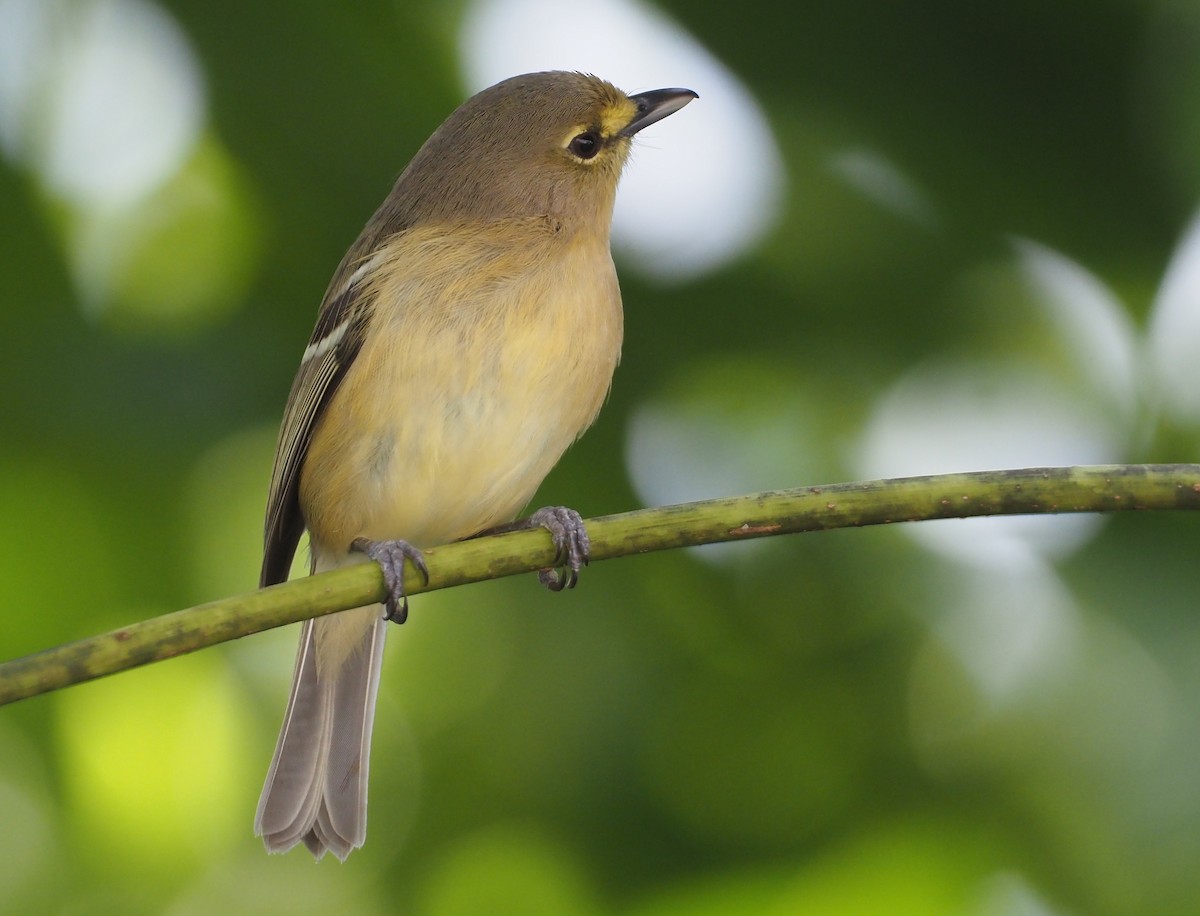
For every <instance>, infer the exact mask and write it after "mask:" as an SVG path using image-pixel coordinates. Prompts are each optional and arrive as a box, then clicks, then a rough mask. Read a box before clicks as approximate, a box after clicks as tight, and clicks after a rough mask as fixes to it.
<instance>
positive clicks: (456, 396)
mask: <svg viewBox="0 0 1200 916" xmlns="http://www.w3.org/2000/svg"><path fill="white" fill-rule="evenodd" d="M695 97H696V94H695V93H694V92H692V91H691V90H689V89H659V90H656V91H653V92H644V93H639V94H637V95H626V94H625V93H623V92H621V91H620V90H619V89H617V88H616V87H615V86H612V85H610V84H609V83H607V82H605V81H603V80H601V79H597V78H596V77H594V76H587V75H583V74H579V73H562V72H549V73H530V74H526V75H524V76H517V77H513V78H512V79H508V80H505V81H504V82H502V83H499V84H498V85H495V86H492V87H491V88H490V89H485V90H484V91H483V92H480V93H479V94H478V95H476V96H474V97H473V98H471V99H469V100H468V101H467V102H465V103H464V104H463V105H462V106H461V107H460V108H459V109H458V110H456V111H455V112H454V113H453V114H451V115H450V117H449V118H447V119H446V121H445V123H443V124H442V125H441V127H439V128H438V129H437V130H436V131H435V132H434V134H433V136H432V137H430V138H429V140H428V141H426V143H425V144H424V146H422V147H421V149H420V150H419V151H418V152H417V154H416V156H414V157H413V159H412V162H410V163H409V165H408V167H407V168H406V169H405V170H404V172H403V173H402V174H401V175H400V178H399V179H398V180H397V181H396V184H395V187H393V188H392V191H391V193H390V194H389V195H388V197H387V199H386V200H385V201H384V202H383V204H382V206H380V208H379V209H378V210H377V211H376V212H375V215H374V216H373V217H372V218H371V220H370V221H369V222H368V223H367V225H366V228H365V229H363V231H362V234H361V235H360V236H359V237H358V240H357V241H356V242H355V243H354V244H353V245H352V246H351V248H350V250H349V251H348V252H347V253H346V256H345V257H344V258H342V262H341V264H339V265H338V268H337V270H336V271H335V273H334V275H333V280H332V281H331V282H330V284H329V288H328V290H327V291H326V293H325V298H324V301H323V302H322V303H321V310H320V313H319V315H318V317H317V324H316V328H315V329H314V331H313V334H312V339H311V340H310V341H309V344H308V348H307V349H306V350H305V351H304V356H303V359H302V360H301V363H300V369H299V371H298V372H297V374H296V379H295V381H294V382H293V384H292V390H291V394H290V395H289V397H288V402H287V407H286V409H285V411H284V418H283V425H282V428H281V430H280V433H279V443H278V447H277V449H276V454H275V467H274V471H273V472H272V475H271V489H270V496H269V499H268V503H267V516H266V534H265V546H264V555H263V564H262V575H261V579H260V584H261V585H262V586H267V585H272V584H274V583H277V582H282V581H284V580H285V579H287V576H288V570H289V567H290V566H291V563H292V557H293V555H294V553H295V551H296V547H297V544H298V542H299V540H300V535H301V534H302V532H303V531H304V530H305V529H307V530H308V534H309V541H310V545H311V549H312V558H311V569H312V571H313V572H322V571H325V570H330V569H335V568H337V567H339V566H344V565H346V564H349V563H354V562H362V561H363V560H364V559H365V558H372V559H375V560H376V561H377V562H379V563H380V565H381V567H382V568H383V571H384V576H385V578H386V579H387V581H388V585H389V589H390V591H391V597H390V598H389V601H388V603H387V605H386V606H385V607H386V611H385V610H384V608H381V607H380V606H378V605H372V606H369V607H362V608H357V609H355V610H350V611H343V612H341V613H337V614H333V615H329V616H325V617H320V618H317V619H316V620H310V621H308V622H307V623H305V624H304V628H303V630H302V632H301V635H300V650H299V653H298V655H297V658H296V669H295V675H294V679H293V683H292V691H291V696H290V697H289V699H288V704H287V710H286V712H285V713H284V720H283V728H282V730H281V731H280V734H279V742H278V744H277V745H276V748H275V756H274V759H273V760H272V761H271V767H270V770H269V772H268V773H267V780H266V785H265V786H264V787H263V792H262V798H261V800H260V801H259V804H258V814H257V817H256V819H255V833H256V834H258V835H260V836H262V838H263V841H264V842H265V843H266V846H267V849H268V850H270V851H271V852H282V851H284V850H287V849H290V848H291V847H292V846H294V845H296V844H297V843H301V842H302V843H304V845H305V846H307V847H308V849H309V850H310V851H311V852H312V853H313V855H315V856H316V857H317V858H320V857H321V856H322V855H324V854H325V853H326V852H332V853H333V854H334V855H336V856H337V857H338V858H341V859H345V858H346V856H347V855H349V853H350V851H351V850H353V849H355V848H356V847H358V846H361V845H362V844H363V841H364V840H365V839H366V824H367V770H368V762H369V756H370V745H371V727H372V720H373V715H374V710H375V697H376V692H377V690H378V687H379V669H380V661H381V658H382V653H383V643H384V637H385V635H386V630H387V620H388V618H393V619H402V617H403V614H404V611H405V609H406V605H405V599H404V592H403V585H402V581H401V574H402V571H403V566H404V561H405V559H406V558H407V559H409V560H411V561H412V562H413V563H414V564H415V565H416V566H417V568H418V569H420V570H424V561H423V560H422V558H421V553H420V547H422V546H425V547H430V546H434V545H437V544H442V543H446V542H448V541H453V540H456V539H461V538H466V537H470V536H472V535H475V534H478V533H479V532H481V531H484V530H487V529H490V528H493V527H496V526H498V525H503V524H505V523H509V522H511V520H512V519H513V518H514V517H515V516H516V515H517V513H518V512H520V510H521V509H522V508H523V507H524V506H525V505H526V503H527V502H528V501H529V499H530V498H532V496H533V494H534V491H535V490H536V489H537V487H538V485H539V484H540V483H541V482H542V479H543V478H544V477H545V476H546V474H547V473H548V472H549V471H550V469H551V467H553V466H554V464H555V462H557V461H558V459H559V457H560V456H561V455H562V453H563V452H564V451H565V450H566V448H567V447H568V446H569V445H570V444H571V443H572V442H574V441H575V439H576V438H578V437H579V435H580V434H581V433H582V432H583V431H584V430H585V429H587V427H588V426H590V425H591V423H592V421H593V420H594V419H595V418H596V414H597V412H598V411H599V410H600V405H601V404H602V403H603V401H604V398H605V395H606V394H607V392H608V388H609V384H610V382H611V380H612V375H613V370H614V369H615V368H616V365H617V360H618V358H619V356H620V352H621V328H622V314H621V295H620V290H619V289H618V286H617V275H616V272H615V270H614V268H613V262H612V256H611V254H610V253H609V229H610V225H611V221H612V208H613V199H614V196H615V194H616V190H617V181H618V179H619V178H620V175H621V169H622V166H623V165H624V164H625V160H626V158H627V156H628V154H629V147H630V141H631V139H632V137H633V135H634V134H636V133H637V132H638V131H639V130H641V129H642V128H643V127H646V126H647V125H649V124H653V123H654V122H655V121H658V120H659V119H661V118H664V117H666V116H667V115H669V114H671V113H673V112H675V111H678V110H679V109H680V108H682V107H683V106H684V105H686V104H687V103H688V102H690V101H691V100H692V99H693V98H695ZM530 522H531V523H532V524H537V525H543V526H545V527H547V528H548V529H549V530H550V531H551V533H552V535H553V536H554V538H555V543H556V545H557V546H558V549H559V556H560V559H561V561H562V563H563V565H564V567H565V570H564V572H563V574H562V577H560V576H559V575H558V574H557V573H554V572H553V571H548V572H544V574H543V579H544V581H545V582H546V583H547V584H549V585H551V586H552V587H558V588H561V587H562V586H563V585H564V584H573V583H574V578H575V576H576V574H577V573H578V571H579V568H580V565H581V564H582V563H584V562H586V560H587V536H586V532H585V531H584V529H583V524H582V522H581V521H580V519H579V516H578V515H577V514H576V513H574V512H572V511H570V510H567V509H562V508H559V507H552V508H549V509H543V510H539V511H538V512H536V513H534V514H533V516H531V518H530Z"/></svg>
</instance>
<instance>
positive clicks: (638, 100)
mask: <svg viewBox="0 0 1200 916" xmlns="http://www.w3.org/2000/svg"><path fill="white" fill-rule="evenodd" d="M698 98H700V96H698V95H697V94H696V93H694V92H692V90H690V89H654V90H652V91H650V92H639V93H638V94H637V95H631V96H630V97H629V101H631V102H633V104H635V105H637V114H636V115H634V118H633V120H632V121H630V122H629V123H628V124H626V125H625V128H624V130H622V131H621V133H620V134H619V136H622V137H632V136H633V135H634V134H636V133H637V132H638V131H639V130H641V129H642V128H643V127H649V126H650V125H651V124H653V123H654V122H655V121H661V120H662V119H663V118H665V117H666V116H667V115H672V114H675V112H677V111H679V109H680V108H682V107H683V106H684V105H686V104H687V103H688V102H690V101H691V100H692V99H698Z"/></svg>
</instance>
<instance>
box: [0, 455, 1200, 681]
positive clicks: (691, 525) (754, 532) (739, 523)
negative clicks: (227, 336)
mask: <svg viewBox="0 0 1200 916" xmlns="http://www.w3.org/2000/svg"><path fill="white" fill-rule="evenodd" d="M1138 509H1142V510H1150V509H1153V510H1167V509H1193V510H1195V509H1200V464H1172V465H1109V466H1096V467H1075V468H1028V469H1023V470H1012V471H980V472H973V473H967V474H943V475H937V476H931V477H907V478H899V479H895V480H876V481H869V482H864V483H844V484H835V485H832V486H821V487H798V488H796V489H791V490H772V491H767V492H764V493H754V494H750V495H748V496H738V497H731V498H727V499H713V500H707V501H704V502H695V503H685V504H682V505H675V506H665V507H661V508H657V509H643V510H640V511H637V512H626V513H623V514H621V515H608V516H603V517H600V518H594V519H591V520H589V521H588V522H587V530H588V535H589V537H590V539H591V559H592V560H593V561H597V560H608V559H612V558H614V557H620V556H628V555H631V554H639V553H648V552H650V551H654V550H668V549H670V548H673V547H688V546H694V545H697V544H711V543H716V542H719V541H740V540H746V539H749V538H758V537H767V536H771V535H777V534H793V533H798V532H803V531H823V530H826V529H830V528H851V527H861V526H864V525H882V524H890V523H893V522H912V521H924V520H929V519H944V518H968V517H972V516H979V515H1025V514H1053V513H1065V512H1114V511H1126V510H1138ZM425 559H426V562H427V563H428V565H429V584H428V585H426V584H424V583H423V582H422V581H421V580H420V577H419V576H418V575H417V574H416V573H415V571H413V570H412V569H409V570H408V573H409V574H408V575H407V576H406V577H405V585H406V586H407V589H408V592H409V594H413V595H415V594H418V593H420V592H424V591H432V590H434V589H440V588H449V587H451V586H455V585H462V584H465V583H467V582H478V581H481V580H483V579H495V578H499V577H501V576H511V575H516V574H517V573H523V572H530V571H533V570H536V569H540V568H543V567H546V566H549V565H551V564H552V562H553V548H552V546H551V541H550V536H549V534H548V533H547V532H545V531H541V530H529V531H517V532H511V533H507V534H500V535H495V536H491V537H482V538H477V539H473V540H468V541H460V542H457V543H454V544H447V545H445V546H441V547H436V548H432V549H430V550H427V551H425ZM384 595H385V588H384V584H383V577H382V575H381V574H380V572H379V569H378V568H377V567H376V566H375V565H374V564H363V565H358V566H352V567H348V568H345V569H339V570H335V571H334V572H329V573H323V574H321V575H318V576H309V577H306V578H303V579H298V580H296V581H293V582H287V583H284V584H282V585H276V586H272V587H271V588H267V589H262V590H260V591H256V592H252V593H250V594H246V595H240V596H237V597H234V598H225V599H222V600H220V601H213V602H211V603H209V604H202V605H198V606H196V607H192V608H188V609H187V610H183V611H176V612H174V613H171V614H165V615H163V616H161V617H156V618H154V619H152V620H146V621H143V622H141V623H136V624H133V625H131V626H128V627H123V628H121V629H119V630H113V631H112V632H109V633H104V634H101V635H99V636H93V637H90V638H88V639H82V640H79V641H78V642H73V643H68V644H67V645H63V646H59V647H57V648H53V649H48V650H46V651H44V652H38V653H36V654H34V655H29V656H26V657H24V658H18V659H14V660H12V661H9V662H4V663H2V664H0V705H3V704H5V703H11V702H14V701H15V700H20V699H24V698H26V697H31V696H36V695H37V694H40V693H46V692H48V691H51V690H57V689H58V688H60V687H66V686H69V685H71V684H77V683H80V682H82V681H87V680H91V679H93V678H98V677H103V676H104V675H107V674H114V673H116V672H118V671H122V670H125V669H127V668H133V667H136V666H138V665H144V664H147V663H149V662H153V661H159V660H161V659H165V658H172V657H174V656H176V655H183V654H185V653H187V652H194V651H196V650H197V649H202V648H204V647H206V646H211V645H215V644H216V643H219V642H224V641H225V640H229V639H236V638H238V637H241V636H248V635H250V634H251V633H258V632H261V631H263V630H267V629H271V628H272V627H279V626H283V625H284V624H289V623H295V622H297V621H300V620H304V619H306V618H309V617H317V616H320V615H322V614H332V613H334V612H336V611H341V610H345V609H347V608H353V607H359V606H361V605H365V604H371V603H373V602H377V601H381V600H383V598H384Z"/></svg>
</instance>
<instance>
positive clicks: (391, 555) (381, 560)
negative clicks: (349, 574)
mask: <svg viewBox="0 0 1200 916" xmlns="http://www.w3.org/2000/svg"><path fill="white" fill-rule="evenodd" d="M350 549H351V550H356V551H358V552H359V553H365V554H366V555H367V556H368V557H370V558H371V559H372V560H374V561H375V562H376V563H378V564H379V569H380V571H381V572H382V573H383V581H384V582H385V583H386V585H387V590H388V596H387V599H386V600H385V601H384V603H383V606H384V615H383V616H384V619H386V620H390V621H392V623H404V621H406V620H407V619H408V595H407V593H406V592H405V591H404V561H405V560H409V561H411V562H412V565H413V566H414V567H415V568H416V570H417V572H419V573H420V574H421V578H423V579H424V580H425V584H426V585H428V584H429V567H428V566H426V565H425V557H424V556H423V555H422V553H421V551H420V550H418V549H417V548H416V547H414V546H413V545H412V544H410V543H408V541H400V540H396V541H372V540H369V539H368V538H355V539H354V540H353V541H352V542H351V544H350Z"/></svg>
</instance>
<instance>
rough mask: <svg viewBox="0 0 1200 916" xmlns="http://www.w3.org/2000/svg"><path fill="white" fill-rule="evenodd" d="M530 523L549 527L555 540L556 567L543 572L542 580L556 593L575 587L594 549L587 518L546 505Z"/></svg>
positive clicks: (564, 509) (540, 578)
mask: <svg viewBox="0 0 1200 916" xmlns="http://www.w3.org/2000/svg"><path fill="white" fill-rule="evenodd" d="M527 522H528V524H529V527H531V528H533V527H541V528H545V529H546V530H547V531H549V532H550V537H551V538H553V539H554V566H553V567H551V568H548V569H542V570H539V571H538V581H539V582H541V583H542V585H544V586H546V588H548V589H550V591H552V592H561V591H562V590H563V589H564V588H574V587H575V583H576V582H578V581H579V570H580V569H582V568H583V567H584V566H587V563H588V552H589V550H591V542H590V541H589V540H588V534H587V528H586V527H584V524H583V518H582V517H580V515H579V513H578V512H576V511H575V510H574V509H568V508H566V507H565V506H546V507H544V508H542V509H538V510H537V511H536V512H534V513H533V514H532V515H530V516H529V518H528V519H527Z"/></svg>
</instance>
